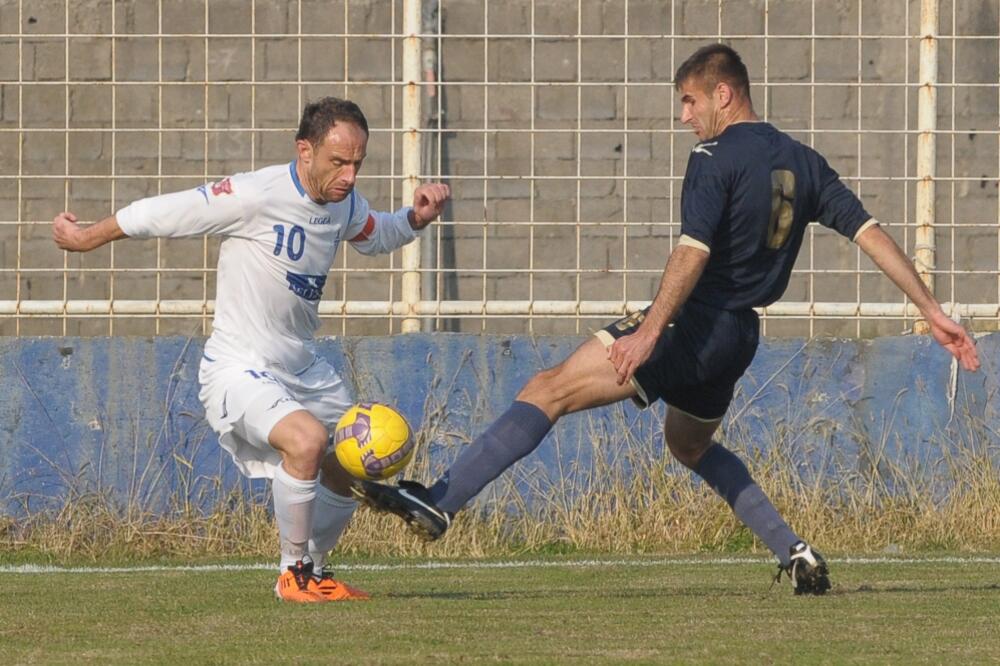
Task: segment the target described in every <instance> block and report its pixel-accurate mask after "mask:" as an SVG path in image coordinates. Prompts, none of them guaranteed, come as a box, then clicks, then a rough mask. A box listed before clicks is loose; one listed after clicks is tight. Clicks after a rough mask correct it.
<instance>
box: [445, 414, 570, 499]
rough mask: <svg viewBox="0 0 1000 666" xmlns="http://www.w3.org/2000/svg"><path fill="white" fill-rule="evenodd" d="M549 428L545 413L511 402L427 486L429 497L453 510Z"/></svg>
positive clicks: (532, 446)
mask: <svg viewBox="0 0 1000 666" xmlns="http://www.w3.org/2000/svg"><path fill="white" fill-rule="evenodd" d="M551 429H552V422H551V421H549V417H548V416H546V415H545V412H543V411H542V410H540V409H539V408H538V407H536V406H534V405H532V404H531V403H528V402H519V401H515V402H514V404H512V405H511V406H510V408H509V409H508V410H507V411H506V412H504V413H503V414H502V415H501V416H500V418H498V419H497V420H496V421H494V422H493V423H492V425H490V427H489V428H487V429H486V432H484V433H483V434H481V435H480V436H479V437H477V438H476V440H475V441H474V442H472V444H470V445H469V446H467V447H465V448H464V449H463V450H462V452H461V453H460V454H459V456H458V458H456V459H455V462H454V463H453V464H452V466H451V467H450V468H449V469H448V471H447V472H445V474H444V476H442V477H441V478H440V479H439V480H438V481H437V483H435V484H434V485H433V486H431V487H430V497H431V500H432V501H433V502H434V503H435V504H437V506H438V507H439V508H441V509H443V510H445V511H450V512H451V513H455V512H456V511H458V510H459V509H461V508H462V507H464V506H465V505H466V504H467V503H468V502H469V500H471V499H472V498H473V497H475V496H476V495H478V494H479V491H481V490H482V489H483V488H485V487H486V484H488V483H489V482H490V481H492V480H493V479H495V478H497V477H498V476H500V475H501V474H503V472H504V470H506V469H507V468H508V467H510V466H511V465H513V464H514V463H515V462H517V461H518V460H520V459H521V458H523V457H524V456H526V455H528V454H529V453H531V452H532V451H534V450H535V449H536V448H537V447H538V445H539V444H541V442H542V440H543V439H545V435H546V434H548V432H549V430H551Z"/></svg>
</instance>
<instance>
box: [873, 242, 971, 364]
mask: <svg viewBox="0 0 1000 666" xmlns="http://www.w3.org/2000/svg"><path fill="white" fill-rule="evenodd" d="M857 243H858V246H859V247H860V248H861V249H862V250H864V252H865V254H867V255H868V256H869V257H871V258H872V261H874V262H875V265H876V266H878V267H879V268H880V269H881V270H882V272H883V273H885V274H886V275H887V276H888V277H889V279H890V280H892V281H893V282H894V283H895V284H896V286H897V287H899V288H900V289H901V290H902V291H903V293H904V294H906V295H907V297H908V298H909V299H910V300H911V301H912V302H913V304H914V305H916V306H917V308H918V309H919V310H920V314H922V315H923V316H924V319H925V320H926V321H927V324H928V326H930V329H931V335H932V336H934V339H935V340H937V342H938V344H940V345H941V346H942V347H944V348H945V349H947V350H948V351H949V352H951V354H952V356H954V357H955V358H957V359H958V360H959V362H960V363H961V364H962V367H963V368H965V369H966V370H977V369H979V354H978V353H977V352H976V344H975V342H973V341H972V338H971V337H969V334H968V333H967V332H966V331H965V329H964V328H963V327H962V326H960V325H959V324H957V323H955V322H954V321H952V320H951V318H950V317H948V315H946V314H945V313H944V312H943V311H942V310H941V305H940V304H939V303H938V302H937V299H935V298H934V295H933V294H931V292H930V290H928V289H927V286H926V285H925V284H924V283H923V281H922V280H921V279H920V276H919V275H917V272H916V271H915V270H914V269H913V264H911V263H910V260H909V259H908V258H907V256H906V255H905V254H903V250H902V249H900V247H899V245H897V244H896V241H894V240H893V239H892V236H890V235H889V234H887V233H886V232H885V231H884V230H883V229H882V228H881V227H879V226H878V225H877V224H876V225H872V226H871V227H869V228H868V229H866V230H865V231H863V232H862V233H861V235H860V236H858V238H857Z"/></svg>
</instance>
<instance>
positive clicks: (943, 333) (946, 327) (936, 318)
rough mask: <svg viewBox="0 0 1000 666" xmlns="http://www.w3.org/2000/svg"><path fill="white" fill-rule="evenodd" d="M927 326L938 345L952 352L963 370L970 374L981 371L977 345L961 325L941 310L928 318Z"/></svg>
mask: <svg viewBox="0 0 1000 666" xmlns="http://www.w3.org/2000/svg"><path fill="white" fill-rule="evenodd" d="M927 324H928V325H929V326H930V328H931V335H932V336H934V339H935V340H937V343H938V344H939V345H941V346H942V347H944V348H945V349H947V350H948V351H949V352H951V355H952V356H954V357H955V358H957V359H958V362H959V363H961V364H962V367H963V368H965V369H966V370H969V371H970V372H975V371H976V370H978V369H979V352H978V351H976V343H975V342H974V341H973V340H972V338H971V337H970V336H969V334H968V333H967V332H966V330H965V328H963V327H962V325H961V324H957V323H955V322H954V321H952V320H951V318H949V317H948V315H946V314H945V313H944V312H942V311H940V310H938V311H937V312H936V313H934V314H933V315H932V316H930V317H927Z"/></svg>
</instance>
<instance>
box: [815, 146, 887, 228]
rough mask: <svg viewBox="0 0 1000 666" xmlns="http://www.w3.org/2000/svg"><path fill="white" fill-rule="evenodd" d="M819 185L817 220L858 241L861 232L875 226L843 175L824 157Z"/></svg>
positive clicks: (821, 163)
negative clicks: (844, 180)
mask: <svg viewBox="0 0 1000 666" xmlns="http://www.w3.org/2000/svg"><path fill="white" fill-rule="evenodd" d="M819 183H820V187H819V200H818V202H817V209H816V220H817V221H818V222H819V223H820V224H822V225H823V226H824V227H829V228H830V229H833V230H834V231H836V232H837V233H839V234H841V235H843V236H846V237H848V238H850V239H852V240H855V239H857V237H858V234H859V233H860V232H861V231H863V230H864V229H867V228H868V227H869V226H871V224H874V223H876V220H875V219H874V218H873V217H872V216H871V215H870V214H869V213H868V211H866V210H865V207H864V206H863V205H862V204H861V200H860V199H858V197H857V196H855V194H854V192H852V191H851V190H850V189H848V188H847V186H846V185H844V182H843V181H842V180H840V175H839V174H838V173H837V172H836V171H834V170H833V168H832V167H831V166H830V165H829V164H827V162H826V160H825V159H823V158H822V157H821V158H820V162H819Z"/></svg>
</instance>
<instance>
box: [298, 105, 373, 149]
mask: <svg viewBox="0 0 1000 666" xmlns="http://www.w3.org/2000/svg"><path fill="white" fill-rule="evenodd" d="M337 123H354V124H355V125H357V126H358V127H360V128H361V129H363V130H364V131H365V134H366V135H367V134H368V120H367V119H365V114H363V113H362V112H361V108H360V107H359V106H358V105H357V104H355V103H354V102H352V101H351V100H349V99H340V98H339V97H324V98H323V99H321V100H317V101H315V102H309V103H308V104H306V108H305V109H303V111H302V121H301V122H299V131H298V132H296V133H295V140H296V141H308V142H309V143H311V144H313V145H314V146H316V145H319V144H321V143H323V139H325V138H326V135H327V133H328V132H329V131H330V128H332V127H333V126H334V125H336V124H337Z"/></svg>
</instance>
